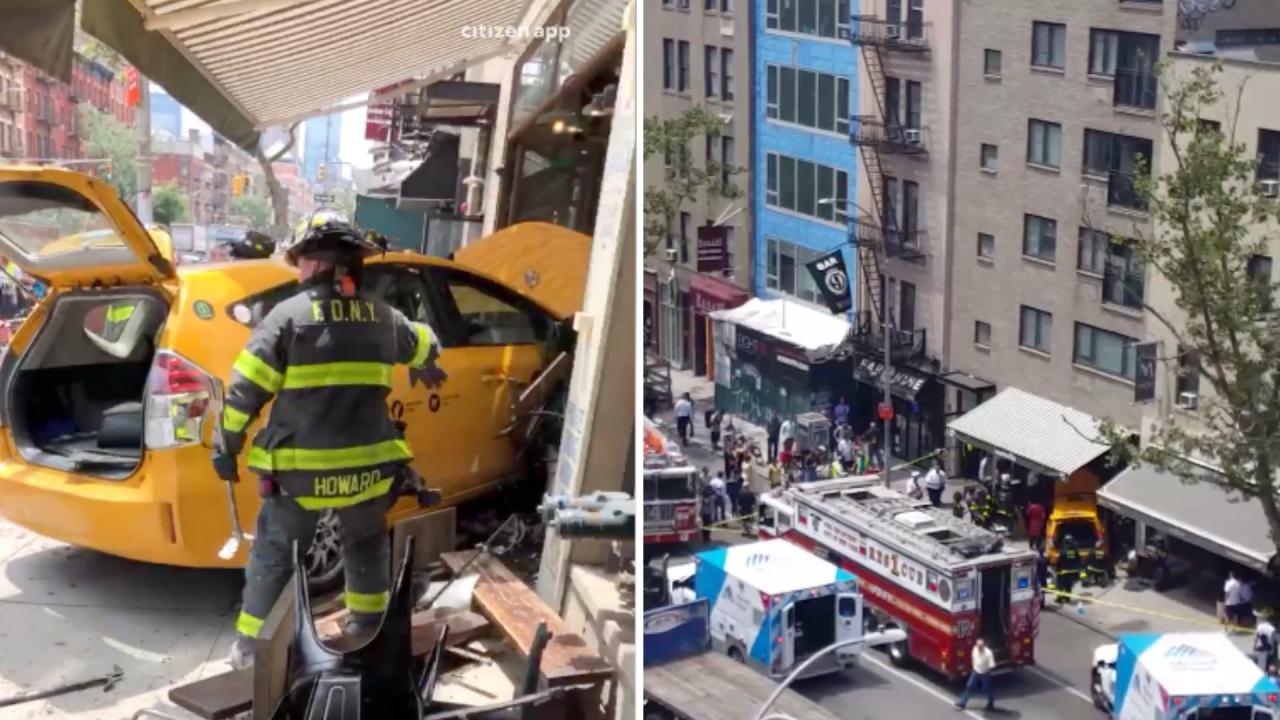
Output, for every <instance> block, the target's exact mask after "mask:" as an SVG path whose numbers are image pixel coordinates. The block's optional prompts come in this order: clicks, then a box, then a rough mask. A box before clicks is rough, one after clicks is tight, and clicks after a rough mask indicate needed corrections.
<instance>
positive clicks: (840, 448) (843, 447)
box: [836, 435, 854, 473]
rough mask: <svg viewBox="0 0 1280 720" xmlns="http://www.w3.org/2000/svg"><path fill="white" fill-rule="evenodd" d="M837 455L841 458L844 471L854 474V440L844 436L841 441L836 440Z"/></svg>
mask: <svg viewBox="0 0 1280 720" xmlns="http://www.w3.org/2000/svg"><path fill="white" fill-rule="evenodd" d="M836 455H838V456H839V458H840V463H841V465H842V466H843V468H844V471H845V472H847V473H852V472H853V470H854V455H853V439H852V438H850V437H847V436H844V435H842V436H841V437H840V439H839V440H836Z"/></svg>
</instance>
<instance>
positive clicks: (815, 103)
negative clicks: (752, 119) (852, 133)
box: [765, 65, 849, 135]
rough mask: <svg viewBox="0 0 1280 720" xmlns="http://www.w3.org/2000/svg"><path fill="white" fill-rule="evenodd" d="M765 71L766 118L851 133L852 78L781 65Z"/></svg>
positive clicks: (768, 67) (771, 66) (770, 67)
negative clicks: (850, 97)
mask: <svg viewBox="0 0 1280 720" xmlns="http://www.w3.org/2000/svg"><path fill="white" fill-rule="evenodd" d="M765 74H766V81H765V82H766V95H765V115H766V117H769V118H771V119H774V120H781V121H782V122H790V123H795V124H797V125H804V126H805V127H810V128H813V129H815V130H824V131H827V132H835V133H839V134H841V135H846V134H848V132H849V78H845V77H838V76H836V75H828V74H826V73H818V72H813V71H811V70H801V69H799V68H792V67H785V66H779V65H769V66H767V67H766V68H765Z"/></svg>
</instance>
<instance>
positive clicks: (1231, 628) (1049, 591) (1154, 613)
mask: <svg viewBox="0 0 1280 720" xmlns="http://www.w3.org/2000/svg"><path fill="white" fill-rule="evenodd" d="M1043 589H1044V593H1045V594H1046V595H1054V596H1057V597H1064V598H1069V599H1071V600H1075V601H1076V602H1077V603H1088V604H1089V605H1098V606H1101V607H1111V608H1116V609H1117V610H1125V611H1127V612H1132V613H1138V614H1141V615H1150V616H1151V617H1158V618H1162V619H1164V620H1176V621H1177V622H1184V623H1188V624H1191V625H1203V626H1205V627H1214V628H1221V629H1223V630H1226V631H1227V632H1240V633H1251V632H1253V628H1251V627H1245V626H1244V625H1232V624H1230V623H1224V622H1220V621H1216V620H1215V621H1210V620H1205V619H1203V618H1193V617H1187V616H1185V615H1174V614H1172V613H1163V612H1160V611H1158V610H1151V609H1149V608H1140V607H1135V606H1133V605H1125V604H1124V603H1117V602H1111V601H1109V600H1099V599H1098V598H1095V597H1091V596H1089V595H1077V594H1076V593H1070V592H1065V591H1063V590H1055V589H1053V588H1043Z"/></svg>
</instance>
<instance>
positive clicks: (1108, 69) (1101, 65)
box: [1089, 28, 1120, 76]
mask: <svg viewBox="0 0 1280 720" xmlns="http://www.w3.org/2000/svg"><path fill="white" fill-rule="evenodd" d="M1119 48H1120V33H1118V32H1116V31H1115V30H1099V29H1097V28H1093V29H1091V30H1089V74H1090V75H1107V76H1111V75H1115V74H1116V53H1117V51H1118V50H1119Z"/></svg>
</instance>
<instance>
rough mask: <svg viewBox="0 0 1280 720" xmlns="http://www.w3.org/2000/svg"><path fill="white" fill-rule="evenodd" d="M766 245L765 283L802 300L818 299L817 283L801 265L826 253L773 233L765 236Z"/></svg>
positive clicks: (813, 300)
mask: <svg viewBox="0 0 1280 720" xmlns="http://www.w3.org/2000/svg"><path fill="white" fill-rule="evenodd" d="M766 246H767V247H766V253H767V257H766V258H765V269H766V272H765V286H766V287H768V288H769V289H770V290H776V291H778V292H780V293H785V294H787V295H791V296H792V297H796V298H799V299H801V300H804V301H806V302H812V303H816V302H820V301H821V296H820V295H819V292H818V287H817V285H815V284H814V282H813V277H812V276H811V275H810V274H809V269H808V268H807V267H805V265H806V264H808V263H810V262H812V261H813V260H816V259H818V258H819V257H821V256H822V255H825V254H826V253H822V252H818V251H816V250H810V249H809V248H806V247H803V246H801V245H796V244H795V243H791V242H787V241H786V240H782V239H779V238H776V237H770V238H768V239H767V241H766Z"/></svg>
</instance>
